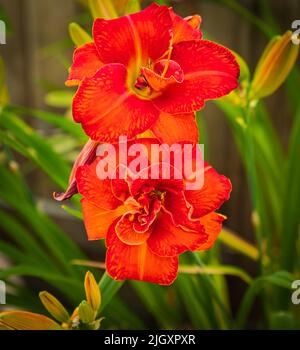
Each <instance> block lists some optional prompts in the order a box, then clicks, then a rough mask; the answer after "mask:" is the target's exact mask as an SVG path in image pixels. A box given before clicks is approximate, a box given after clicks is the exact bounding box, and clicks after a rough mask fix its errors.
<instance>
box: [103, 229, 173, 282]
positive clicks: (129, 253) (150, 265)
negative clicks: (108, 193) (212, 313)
mask: <svg viewBox="0 0 300 350" xmlns="http://www.w3.org/2000/svg"><path fill="white" fill-rule="evenodd" d="M106 244H107V253H106V268H107V273H108V274H109V275H110V276H111V277H112V278H113V279H114V280H118V281H120V280H125V279H133V280H139V281H145V282H151V283H157V284H161V285H170V284H172V283H173V282H174V280H175V279H176V277H177V272H178V257H177V256H174V257H170V258H169V257H159V256H158V255H155V254H154V253H153V252H152V251H151V250H150V249H149V247H148V245H147V243H143V244H141V245H137V246H132V245H127V244H125V243H123V242H121V241H120V240H119V238H118V237H117V235H116V233H115V230H114V227H113V226H111V228H110V230H109V233H108V236H107V239H106Z"/></svg>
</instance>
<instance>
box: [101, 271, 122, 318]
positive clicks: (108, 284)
mask: <svg viewBox="0 0 300 350" xmlns="http://www.w3.org/2000/svg"><path fill="white" fill-rule="evenodd" d="M123 284H124V282H117V281H115V280H113V279H112V278H110V277H109V276H108V274H107V272H104V274H103V276H102V278H101V280H100V282H99V288H100V290H101V294H102V304H101V309H100V311H99V313H100V312H102V311H103V309H104V308H105V307H106V306H107V305H108V304H109V303H110V301H111V300H112V298H113V297H114V296H115V295H116V293H117V292H118V291H119V290H120V288H121V287H122V286H123ZM98 316H99V315H98Z"/></svg>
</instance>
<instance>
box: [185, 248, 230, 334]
mask: <svg viewBox="0 0 300 350" xmlns="http://www.w3.org/2000/svg"><path fill="white" fill-rule="evenodd" d="M191 255H192V257H193V259H194V261H195V262H196V264H197V265H199V266H200V267H201V268H205V264H204V263H203V262H202V260H201V258H200V256H199V254H197V253H191ZM203 278H204V279H205V281H206V283H207V285H208V286H209V287H210V291H211V294H212V295H213V297H214V300H215V302H216V304H217V306H218V307H219V308H220V310H221V311H222V313H223V316H224V319H225V320H226V322H227V326H228V327H229V328H230V329H231V328H232V327H233V320H232V317H231V315H230V313H229V310H228V309H227V308H226V306H225V305H224V304H223V301H222V299H221V298H220V296H219V294H218V292H217V291H216V288H215V285H214V282H213V280H212V278H211V276H209V275H206V274H205V275H203Z"/></svg>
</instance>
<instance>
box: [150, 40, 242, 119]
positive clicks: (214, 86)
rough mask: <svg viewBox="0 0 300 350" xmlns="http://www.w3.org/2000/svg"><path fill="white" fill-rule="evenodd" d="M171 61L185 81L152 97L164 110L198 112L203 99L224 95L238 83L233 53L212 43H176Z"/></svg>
mask: <svg viewBox="0 0 300 350" xmlns="http://www.w3.org/2000/svg"><path fill="white" fill-rule="evenodd" d="M172 60H174V61H176V62H177V63H178V64H179V65H180V67H181V68H182V70H183V72H184V81H183V83H182V84H173V85H170V86H168V87H167V89H166V90H165V91H164V93H163V94H161V96H159V97H157V98H156V99H154V100H153V102H154V104H155V105H156V106H157V108H159V109H160V110H161V111H163V112H166V113H170V114H180V113H190V112H194V111H197V110H199V109H201V108H202V107H203V106H204V102H205V101H206V100H211V99H216V98H219V97H222V96H225V95H227V94H229V93H230V92H231V91H232V90H234V89H235V88H237V86H238V77H239V72H240V70H239V66H238V64H237V62H236V60H235V58H234V56H233V54H232V53H231V52H230V51H229V50H228V49H226V48H224V47H223V46H220V45H218V44H215V43H213V42H210V41H206V40H194V41H184V42H180V43H178V44H175V45H174V47H173V53H172Z"/></svg>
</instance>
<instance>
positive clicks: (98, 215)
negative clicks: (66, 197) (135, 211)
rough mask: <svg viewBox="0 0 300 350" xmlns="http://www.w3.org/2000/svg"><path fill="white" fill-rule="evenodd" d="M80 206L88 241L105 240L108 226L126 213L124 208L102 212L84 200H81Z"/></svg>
mask: <svg viewBox="0 0 300 350" xmlns="http://www.w3.org/2000/svg"><path fill="white" fill-rule="evenodd" d="M81 205H82V213H83V218H84V225H85V229H86V231H87V235H88V238H89V240H90V241H95V240H98V239H103V238H105V237H106V235H107V232H108V229H109V227H110V225H111V224H112V223H113V222H114V221H115V220H116V219H117V218H118V217H121V216H122V215H123V214H124V212H125V211H126V208H125V207H124V206H120V207H118V208H117V209H115V210H103V209H101V208H99V207H98V206H97V205H95V204H93V203H92V202H90V201H89V200H87V199H86V198H83V199H82V200H81Z"/></svg>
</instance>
